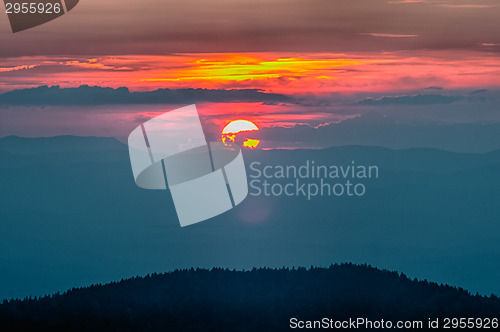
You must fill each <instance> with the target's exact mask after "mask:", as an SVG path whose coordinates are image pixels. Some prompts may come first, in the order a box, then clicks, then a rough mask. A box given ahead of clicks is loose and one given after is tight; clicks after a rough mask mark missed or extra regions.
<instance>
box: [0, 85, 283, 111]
mask: <svg viewBox="0 0 500 332" xmlns="http://www.w3.org/2000/svg"><path fill="white" fill-rule="evenodd" d="M290 100H291V99H290V97H287V96H285V95H281V94H275V93H265V92H262V91H259V90H257V89H239V90H217V89H174V90H171V89H157V90H154V91H146V92H130V91H129V89H128V88H126V87H121V88H117V89H113V88H103V87H97V86H88V85H82V86H80V87H78V88H60V87H59V86H51V87H48V86H40V87H37V88H31V89H21V90H13V91H9V92H6V93H4V94H1V95H0V105H22V106H48V105H51V106H68V105H71V106H90V105H111V104H115V105H122V104H190V103H196V102H218V103H225V102H226V103H227V102H267V103H273V102H287V101H290Z"/></svg>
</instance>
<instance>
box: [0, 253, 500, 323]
mask: <svg viewBox="0 0 500 332" xmlns="http://www.w3.org/2000/svg"><path fill="white" fill-rule="evenodd" d="M499 313H500V299H499V298H498V297H497V296H495V295H491V296H489V297H484V296H479V295H478V294H476V295H471V294H470V293H469V292H467V291H466V290H464V289H461V288H456V287H451V286H446V285H438V284H436V283H432V282H428V281H426V280H424V281H419V280H417V279H413V280H412V279H409V278H408V277H406V276H405V275H404V274H402V273H398V272H391V271H387V270H379V269H376V268H373V267H371V266H369V265H355V264H351V263H348V264H341V265H338V264H335V265H331V266H330V267H329V268H317V267H312V266H311V267H310V268H308V269H306V268H292V269H288V268H281V269H270V268H258V269H257V268H254V269H253V270H249V271H236V270H228V269H221V268H213V269H211V270H207V269H193V268H191V269H186V270H175V271H173V272H169V273H162V274H157V273H153V274H151V275H147V276H145V277H136V278H132V279H126V280H124V279H122V280H121V281H119V282H112V283H109V284H106V285H101V284H97V285H92V286H90V287H85V288H73V289H71V290H69V291H67V292H65V293H63V294H60V293H56V294H54V295H51V296H46V297H41V298H25V299H23V300H20V299H13V300H4V301H3V303H2V304H0V330H2V331H10V330H19V331H26V330H45V329H50V330H53V331H56V330H61V331H97V330H106V331H110V330H121V331H123V330H124V331H129V330H140V331H145V330H168V331H212V330H215V331H226V330H227V331H255V330H263V331H276V330H287V329H289V320H290V318H292V317H296V318H298V319H300V320H320V319H322V318H323V317H329V318H333V319H335V320H344V319H349V318H357V317H364V318H368V319H373V320H379V319H385V320H394V321H397V320H406V319H413V320H414V319H418V320H423V321H425V322H426V321H427V318H437V317H441V318H444V317H474V318H476V317H490V318H491V317H498V315H499Z"/></svg>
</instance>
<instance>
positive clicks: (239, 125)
mask: <svg viewBox="0 0 500 332" xmlns="http://www.w3.org/2000/svg"><path fill="white" fill-rule="evenodd" d="M256 130H259V128H258V127H257V126H256V125H255V123H253V122H250V121H248V120H235V121H231V122H230V123H229V124H228V125H227V126H225V127H224V129H223V130H222V142H223V143H224V145H226V146H230V145H231V144H238V145H241V146H244V147H248V148H251V149H253V148H256V147H257V146H258V145H259V143H260V141H259V140H258V139H250V138H247V137H244V136H243V135H242V134H244V133H246V132H251V131H256Z"/></svg>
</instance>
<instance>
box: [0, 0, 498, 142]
mask: <svg viewBox="0 0 500 332" xmlns="http://www.w3.org/2000/svg"><path fill="white" fill-rule="evenodd" d="M1 16H2V17H3V18H2V19H1V20H0V40H1V47H0V93H7V92H9V91H12V90H14V89H27V88H35V87H38V86H43V85H48V86H55V85H57V86H60V88H61V89H60V90H59V91H57V92H54V93H56V95H55V97H54V98H53V99H52V100H45V101H44V102H43V103H39V102H38V101H37V99H36V98H35V97H33V96H32V95H30V96H29V97H26V96H24V97H22V98H21V97H19V98H18V99H16V97H9V99H8V100H5V98H4V99H2V96H1V95H0V120H1V121H0V136H5V135H10V134H17V135H24V136H37V135H42V136H47V135H56V134H74V135H101V136H110V135H111V136H116V137H123V136H126V133H127V132H128V131H129V130H130V129H131V128H134V127H135V126H136V125H137V123H138V122H141V121H144V120H145V119H148V118H150V117H152V116H154V115H155V114H160V113H161V112H163V111H164V110H165V109H172V108H175V107H179V105H185V104H187V103H192V102H196V103H197V104H198V105H199V109H200V113H202V116H204V117H205V118H206V119H208V120H207V121H208V122H209V123H210V125H211V126H212V127H213V128H214V131H217V130H218V129H217V128H223V127H224V126H225V125H226V124H227V122H228V121H230V120H231V119H235V118H241V117H244V118H246V119H249V120H251V121H253V122H255V123H256V124H258V125H259V127H271V126H291V125H293V124H297V123H305V124H309V125H311V126H318V125H321V124H325V123H330V122H339V121H342V120H344V119H347V118H350V117H354V116H359V115H360V114H364V113H367V112H370V111H373V110H374V109H376V110H377V112H381V113H384V114H386V115H389V116H391V117H394V118H398V119H400V120H404V121H436V122H450V121H452V122H453V121H455V122H456V121H458V122H474V121H482V122H485V121H500V118H499V116H498V114H497V113H498V112H496V111H497V107H496V105H498V104H497V102H498V101H499V100H500V92H499V85H500V59H499V55H500V35H499V34H498V17H500V3H498V1H496V0H468V1H463V0H455V1H451V0H422V1H417V0H392V1H389V0H356V1H352V0H309V1H302V0H301V1H299V0H267V1H255V0H254V1H250V0H210V1H209V0H202V1H200V0H197V1H194V0H193V1H182V2H180V1H159V0H148V1H131V0H122V1H117V0H110V1H98V0H86V1H81V2H80V3H79V5H78V6H77V7H76V8H75V9H74V10H72V11H71V12H70V13H68V14H66V15H64V16H63V17H61V18H58V19H56V20H54V21H52V22H49V23H47V24H45V25H42V26H39V27H36V28H34V29H31V30H27V31H23V32H19V33H16V34H13V33H12V32H11V30H10V26H9V24H8V20H7V17H6V15H4V14H2V15H1ZM81 85H89V86H99V87H111V88H119V87H126V88H128V90H129V91H130V92H139V93H144V92H147V91H152V90H156V89H165V88H168V89H191V88H192V89H210V90H213V91H211V92H210V93H211V94H212V95H215V94H217V93H218V94H220V93H222V92H227V91H229V90H232V89H245V91H243V92H242V93H241V94H239V95H238V96H234V98H226V97H220V98H218V99H217V98H216V99H214V97H210V98H207V97H206V93H202V92H200V91H195V92H190V96H191V95H192V96H194V97H193V100H190V98H180V99H176V100H172V101H170V102H169V101H168V100H166V101H165V100H163V101H162V102H154V101H148V99H147V97H146V95H144V98H143V99H141V100H143V102H135V103H132V104H130V103H127V102H122V103H121V102H118V103H117V102H112V101H106V97H103V98H104V101H103V99H102V98H101V99H96V101H95V103H90V104H82V103H81V102H79V101H75V102H73V103H72V102H71V101H68V102H65V103H62V104H61V103H60V102H58V101H57V99H58V96H57V93H65V92H64V90H63V88H78V87H79V86H81ZM253 90H255V91H253ZM79 91H80V90H78V89H76V90H75V92H74V93H77V94H78V93H79ZM252 91H253V92H259V93H261V95H255V94H252V93H253V92H252ZM71 93H73V92H71ZM102 93H103V94H109V91H107V92H102ZM478 93H479V94H482V95H481V96H480V97H477V95H478ZM422 95H423V96H424V97H422ZM224 96H225V95H224ZM242 96H243V97H242ZM259 96H260V97H263V96H266V97H265V99H264V100H263V99H259V98H260V97H259ZM429 96H430V97H429ZM4 97H5V95H4ZM31 97H33V98H35V99H34V100H33V101H31V102H30V100H29V98H31ZM61 98H65V97H64V96H63V95H61ZM426 98H427V99H426ZM394 105H397V106H398V107H397V109H396V107H394ZM381 106H383V107H381ZM416 108H419V110H418V111H415V109H416ZM478 108H480V109H481V110H482V112H480V113H479V114H478V112H476V111H477V109H478ZM453 112H455V113H453Z"/></svg>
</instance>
